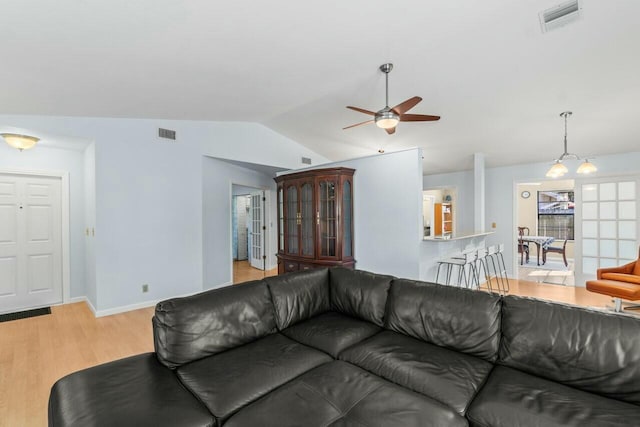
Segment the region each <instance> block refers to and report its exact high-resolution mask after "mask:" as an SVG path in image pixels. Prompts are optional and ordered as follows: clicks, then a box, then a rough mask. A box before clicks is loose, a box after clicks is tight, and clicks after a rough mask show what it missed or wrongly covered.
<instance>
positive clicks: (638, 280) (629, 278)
mask: <svg viewBox="0 0 640 427" xmlns="http://www.w3.org/2000/svg"><path fill="white" fill-rule="evenodd" d="M602 278H603V279H606V280H617V281H619V282H627V283H635V284H636V285H640V276H636V275H635V274H624V273H602Z"/></svg>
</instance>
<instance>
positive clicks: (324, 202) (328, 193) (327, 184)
mask: <svg viewBox="0 0 640 427" xmlns="http://www.w3.org/2000/svg"><path fill="white" fill-rule="evenodd" d="M318 207H319V210H318V221H317V222H318V225H319V232H320V236H319V244H320V256H321V257H335V256H337V235H336V231H337V206H336V182H335V181H331V180H321V181H320V184H319V206H318Z"/></svg>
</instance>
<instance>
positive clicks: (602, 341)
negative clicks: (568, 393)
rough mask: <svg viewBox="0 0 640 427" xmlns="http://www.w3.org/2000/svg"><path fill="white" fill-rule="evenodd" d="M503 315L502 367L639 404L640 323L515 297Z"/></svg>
mask: <svg viewBox="0 0 640 427" xmlns="http://www.w3.org/2000/svg"><path fill="white" fill-rule="evenodd" d="M502 311H503V316H502V334H503V337H502V343H501V345H500V362H501V363H502V364H504V365H507V366H510V367H512V368H516V369H519V370H521V371H524V372H528V373H531V374H534V375H538V376H540V377H544V378H548V379H550V380H553V381H557V382H560V383H563V384H566V385H569V386H572V387H575V388H578V389H582V390H585V391H589V392H592V393H596V394H600V395H605V396H608V397H611V398H614V399H619V400H624V401H627V402H630V403H635V404H640V319H638V318H633V317H631V316H625V315H619V314H614V313H605V312H597V311H592V310H587V309H584V308H579V307H574V306H568V305H563V304H557V303H550V302H545V301H540V300H535V299H532V298H524V297H514V296H507V297H505V298H504V299H503V308H502Z"/></svg>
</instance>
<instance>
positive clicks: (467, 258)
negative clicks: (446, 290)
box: [436, 251, 477, 288]
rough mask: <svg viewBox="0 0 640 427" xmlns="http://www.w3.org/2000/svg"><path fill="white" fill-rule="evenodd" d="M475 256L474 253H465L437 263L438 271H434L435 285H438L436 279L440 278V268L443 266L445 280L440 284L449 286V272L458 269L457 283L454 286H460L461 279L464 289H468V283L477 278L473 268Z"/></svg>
mask: <svg viewBox="0 0 640 427" xmlns="http://www.w3.org/2000/svg"><path fill="white" fill-rule="evenodd" d="M476 256H477V254H476V252H475V251H474V252H465V253H462V254H459V255H456V256H453V257H451V258H446V259H443V260H440V261H438V269H437V271H436V283H440V282H438V279H439V278H440V268H441V267H443V266H444V267H445V268H446V279H445V282H444V283H442V284H445V285H450V284H451V272H452V270H453V267H458V282H457V283H456V285H457V286H461V285H462V279H464V284H465V287H466V288H469V282H472V280H473V279H474V278H476V276H477V273H476V267H475V262H476ZM467 267H468V269H469V272H468V273H467Z"/></svg>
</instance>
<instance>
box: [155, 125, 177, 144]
mask: <svg viewBox="0 0 640 427" xmlns="http://www.w3.org/2000/svg"><path fill="white" fill-rule="evenodd" d="M158 137H159V138H164V139H171V140H173V141H175V140H176V131H175V130H170V129H162V128H158Z"/></svg>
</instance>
